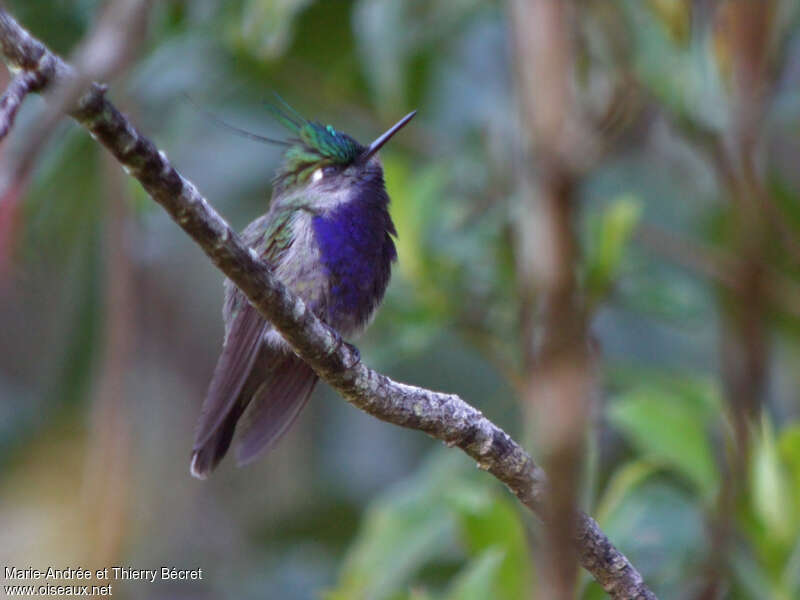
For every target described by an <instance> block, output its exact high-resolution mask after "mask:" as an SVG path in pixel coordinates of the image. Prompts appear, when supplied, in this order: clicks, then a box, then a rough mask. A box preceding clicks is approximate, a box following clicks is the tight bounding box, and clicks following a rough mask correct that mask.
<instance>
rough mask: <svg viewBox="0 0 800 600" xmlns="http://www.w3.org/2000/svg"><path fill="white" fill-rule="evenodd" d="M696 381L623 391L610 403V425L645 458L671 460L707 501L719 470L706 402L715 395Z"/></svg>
mask: <svg viewBox="0 0 800 600" xmlns="http://www.w3.org/2000/svg"><path fill="white" fill-rule="evenodd" d="M700 390H701V387H700V386H686V385H683V384H680V385H674V386H672V385H659V382H658V381H657V380H653V381H651V382H649V383H647V384H641V385H638V386H636V387H634V388H633V389H631V390H629V391H628V392H625V393H623V394H622V395H621V396H620V397H619V398H618V399H617V400H616V401H615V402H614V403H613V405H612V406H611V407H610V408H609V411H608V416H609V419H610V420H611V422H612V423H613V424H614V426H615V427H616V428H617V429H618V430H619V431H620V432H622V433H623V434H624V435H625V437H627V438H628V440H629V441H630V442H631V443H632V444H633V445H634V446H636V447H637V448H638V449H639V450H640V451H641V452H642V453H643V455H644V457H645V458H648V459H651V460H654V461H656V462H661V463H663V464H666V465H669V466H670V467H672V468H673V469H675V470H676V471H677V472H678V473H680V474H682V475H684V476H685V477H686V478H687V479H688V480H689V481H691V482H692V483H693V484H694V485H695V486H696V487H697V489H698V491H699V492H700V494H701V496H702V497H703V498H704V499H705V500H706V501H710V500H711V499H712V498H713V496H714V494H715V493H716V490H717V486H718V478H719V474H718V471H717V469H716V466H715V463H714V456H713V453H712V450H711V445H710V442H709V440H708V434H707V429H708V426H709V417H710V410H709V409H710V407H711V406H714V405H717V404H718V402H716V398H715V397H714V395H713V394H712V393H711V390H707V392H708V395H707V396H706V395H703V394H702V393H698V392H700Z"/></svg>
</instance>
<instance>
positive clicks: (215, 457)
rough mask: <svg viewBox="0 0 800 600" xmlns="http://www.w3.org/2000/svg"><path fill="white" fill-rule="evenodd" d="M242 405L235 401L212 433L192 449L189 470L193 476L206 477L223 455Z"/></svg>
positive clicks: (234, 429)
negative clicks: (201, 443)
mask: <svg viewBox="0 0 800 600" xmlns="http://www.w3.org/2000/svg"><path fill="white" fill-rule="evenodd" d="M242 406H243V404H242V403H241V402H240V403H237V404H236V406H235V407H234V408H233V409H232V410H231V412H230V413H228V415H227V416H226V417H225V420H224V421H223V422H222V424H220V426H219V427H218V429H217V430H216V431H215V432H214V433H213V435H212V436H211V437H210V438H208V439H207V440H206V441H205V442H203V445H202V446H200V447H199V448H195V449H194V450H193V451H192V463H191V465H190V467H189V470H190V472H191V474H192V476H193V477H196V478H198V479H206V478H207V477H208V476H209V475H210V474H211V471H213V470H214V469H215V468H216V466H217V465H218V464H219V461H221V460H222V457H223V456H225V453H226V452H227V451H228V448H230V445H231V440H232V439H233V433H234V431H236V422H237V421H238V420H239V417H241V416H242V412H243V408H242Z"/></svg>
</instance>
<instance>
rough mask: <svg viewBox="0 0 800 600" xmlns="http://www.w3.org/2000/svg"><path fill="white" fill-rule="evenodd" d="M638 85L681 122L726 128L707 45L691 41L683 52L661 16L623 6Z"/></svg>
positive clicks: (636, 0)
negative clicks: (640, 83)
mask: <svg viewBox="0 0 800 600" xmlns="http://www.w3.org/2000/svg"><path fill="white" fill-rule="evenodd" d="M622 7H623V8H624V9H625V13H626V15H627V18H628V24H629V31H630V32H631V35H632V37H633V41H634V51H633V57H634V58H633V61H634V67H635V69H636V73H637V75H638V77H639V79H640V80H641V82H642V83H643V84H644V85H645V86H646V87H647V88H648V89H649V90H650V92H651V93H652V94H654V95H655V96H656V97H657V98H658V99H659V101H660V102H661V103H662V105H663V106H664V107H665V108H667V109H668V110H669V111H671V112H672V113H673V115H675V116H676V117H678V118H680V119H684V120H687V121H688V122H690V123H693V124H698V125H700V126H702V127H704V128H708V129H711V130H714V131H720V130H723V129H724V128H725V127H727V126H728V125H729V114H728V111H727V106H728V102H727V95H726V93H725V90H724V88H723V85H722V82H721V80H720V74H719V71H718V68H717V63H716V62H715V60H714V56H713V54H712V53H711V52H710V50H709V47H710V44H709V43H707V38H705V37H700V38H697V37H692V39H691V42H690V43H689V44H688V45H687V46H684V45H683V43H681V42H680V41H679V40H677V39H675V38H673V37H672V34H671V30H670V29H669V28H665V27H664V26H663V17H662V15H663V13H662V12H660V11H652V10H650V9H649V7H648V3H645V2H641V1H640V0H623V2H622Z"/></svg>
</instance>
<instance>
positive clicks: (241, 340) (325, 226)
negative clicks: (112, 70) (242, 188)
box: [191, 104, 416, 479]
mask: <svg viewBox="0 0 800 600" xmlns="http://www.w3.org/2000/svg"><path fill="white" fill-rule="evenodd" d="M271 109H272V110H273V112H274V113H275V115H276V117H277V118H278V120H279V121H280V122H281V123H282V124H283V125H284V126H285V127H286V128H287V129H288V130H289V131H290V132H291V134H292V136H293V137H292V138H291V139H289V140H287V141H286V142H280V141H276V140H271V139H269V138H261V137H260V136H255V135H253V134H248V133H247V132H241V131H240V132H241V133H245V134H246V135H248V136H249V137H254V138H257V139H260V140H262V141H267V142H272V143H278V144H282V145H284V146H285V147H286V150H285V153H284V162H283V165H282V166H281V167H280V169H279V170H278V172H277V175H276V177H275V179H274V182H273V195H272V202H271V204H270V208H269V211H268V212H267V214H266V215H263V216H261V217H259V218H258V219H256V220H255V221H253V222H252V223H250V225H248V226H247V228H246V229H245V230H244V231H243V232H242V237H243V239H244V241H245V243H246V244H247V245H248V246H250V247H251V248H252V249H253V250H255V252H256V253H258V255H259V256H260V257H261V258H262V259H263V260H265V261H266V262H267V263H269V265H270V266H271V267H272V270H273V272H274V273H275V275H276V276H277V277H278V278H279V279H280V280H281V281H282V282H283V284H284V285H286V286H287V287H288V288H289V289H291V290H292V291H293V292H294V293H295V294H297V295H299V296H300V297H301V298H302V299H303V301H304V302H305V303H306V305H308V306H309V307H310V308H311V309H312V310H313V311H314V313H315V314H316V315H317V316H319V317H320V318H321V319H322V320H324V321H325V322H326V323H328V325H330V326H331V327H333V328H334V329H336V330H337V331H338V332H339V333H340V334H341V335H342V336H343V337H348V338H349V337H353V336H355V335H357V334H359V333H361V332H362V331H363V330H364V329H365V328H366V327H367V325H368V324H369V323H370V321H371V319H372V317H373V316H374V314H375V311H376V309H377V308H378V305H379V304H380V302H381V300H382V299H383V294H384V292H385V291H386V286H387V284H388V283H389V275H390V270H391V264H392V262H394V261H395V260H396V258H397V252H396V250H395V246H394V241H393V240H392V236H396V235H397V232H396V231H395V228H394V224H393V223H392V219H391V217H390V216H389V210H388V205H389V196H388V195H387V193H386V187H385V186H384V181H383V169H382V167H381V163H380V161H379V160H378V158H377V156H376V153H377V152H378V150H380V148H381V147H382V146H383V145H384V144H385V143H386V142H387V141H389V139H390V138H391V137H392V136H393V135H394V134H395V133H397V132H398V131H399V130H400V129H401V128H402V127H403V126H405V125H406V123H408V122H409V121H410V120H411V118H412V117H413V116H414V114H416V112H412V113H409V114H408V115H406V116H405V117H403V118H402V119H401V120H400V121H399V122H398V123H396V124H395V125H394V126H393V127H392V128H390V129H389V130H388V131H387V132H386V133H384V134H383V135H381V136H380V137H379V138H378V139H376V140H375V141H374V142H372V143H371V144H370V145H369V146H362V145H361V144H359V143H358V142H357V141H356V140H354V139H353V138H352V137H350V136H349V135H346V134H344V133H341V132H340V131H337V130H336V129H334V128H333V127H331V126H330V125H327V126H324V125H322V124H320V123H318V122H313V121H307V120H305V119H304V118H302V117H301V116H300V115H299V114H297V112H295V111H294V110H293V109H292V108H290V107H289V106H288V105H285V104H284V108H277V107H271ZM223 318H224V320H225V339H224V343H223V348H222V354H221V356H220V357H219V360H218V362H217V366H216V369H215V370H214V375H213V378H212V380H211V384H210V386H209V390H208V395H207V396H206V399H205V402H204V404H203V410H202V413H201V415H200V419H199V423H198V426H197V433H196V437H195V443H194V448H193V451H192V462H191V473H192V475H193V476H195V477H198V478H201V479H204V478H205V477H207V476H208V474H209V473H210V472H211V471H212V470H213V469H214V467H216V465H217V464H218V463H219V461H220V460H221V459H222V457H223V456H225V453H226V452H227V451H228V448H229V446H230V444H231V440H232V439H233V435H234V432H235V431H236V430H237V428H238V429H240V432H239V435H238V440H239V441H238V448H237V459H238V463H239V464H240V465H243V464H246V463H249V462H250V461H252V460H253V459H255V458H256V457H257V456H258V455H259V454H261V453H262V452H264V451H265V450H266V449H268V448H269V447H270V446H272V445H273V444H274V443H275V442H276V441H277V440H278V439H279V438H280V437H281V435H283V434H284V433H285V432H286V431H287V430H288V429H289V427H290V426H291V425H292V423H293V422H294V420H295V419H296V418H297V416H298V414H299V413H300V411H301V410H302V408H303V406H305V404H306V402H307V400H308V397H309V396H310V395H311V392H312V391H313V389H314V386H315V384H316V383H317V375H316V374H315V373H314V371H312V370H311V368H310V367H309V366H308V365H307V364H306V363H305V362H303V360H302V359H301V358H299V357H298V356H297V355H296V354H295V353H294V352H293V351H292V349H291V348H290V347H289V346H288V344H287V343H286V342H285V341H284V339H283V338H282V337H281V335H280V333H278V332H277V331H276V330H275V329H274V328H273V327H272V325H271V324H270V323H269V321H267V320H265V319H264V318H263V317H262V316H261V314H260V313H259V312H258V311H257V310H256V309H255V308H253V307H252V305H250V303H249V301H248V300H247V298H246V297H245V296H244V294H242V292H241V291H239V289H238V288H237V287H236V286H235V285H234V284H233V283H231V282H230V281H229V280H226V281H225V304H224V307H223Z"/></svg>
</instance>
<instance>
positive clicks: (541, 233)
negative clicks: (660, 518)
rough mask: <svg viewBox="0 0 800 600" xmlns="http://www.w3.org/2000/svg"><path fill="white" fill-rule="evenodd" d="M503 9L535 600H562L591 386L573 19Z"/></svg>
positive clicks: (572, 567) (550, 8)
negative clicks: (522, 154) (578, 196)
mask: <svg viewBox="0 0 800 600" xmlns="http://www.w3.org/2000/svg"><path fill="white" fill-rule="evenodd" d="M511 7H512V10H511V23H510V26H511V30H512V36H513V42H514V52H515V57H514V58H515V68H516V75H517V81H518V91H519V94H520V101H521V102H520V103H521V107H522V111H523V122H524V123H525V125H526V129H527V130H528V131H529V132H530V134H531V137H530V141H531V145H532V146H533V148H532V150H533V152H532V154H533V156H529V157H528V160H526V164H523V166H522V174H521V185H522V187H523V188H524V189H525V190H526V192H527V193H526V194H524V197H525V198H526V202H527V207H526V209H525V211H524V212H525V218H524V219H522V220H521V221H520V223H519V229H518V231H517V239H518V240H519V241H520V244H519V246H518V257H517V265H518V270H519V274H518V281H519V285H520V295H521V298H522V320H523V328H524V330H523V332H522V335H523V355H524V363H525V371H526V379H527V384H526V391H525V396H524V397H525V408H526V411H527V413H528V419H527V421H528V424H529V428H530V430H531V433H532V434H533V435H532V437H533V439H535V440H536V443H537V445H538V447H539V448H541V450H542V452H543V456H544V464H545V469H546V471H547V472H548V473H549V474H550V490H551V493H550V494H549V495H548V497H547V499H546V501H545V506H544V511H545V514H546V515H547V516H546V518H545V526H544V540H543V544H542V548H541V551H540V553H539V555H540V559H541V562H542V568H541V569H540V573H541V577H540V588H541V589H540V597H543V598H553V599H558V600H562V599H563V600H569V599H572V598H574V597H575V591H576V581H577V577H576V576H577V562H576V558H575V555H574V551H573V548H572V544H571V542H570V540H571V539H572V537H573V535H574V528H575V523H574V520H573V518H572V514H571V513H572V510H573V509H574V507H575V506H576V504H577V500H578V497H579V487H580V480H581V472H582V465H583V459H584V437H585V430H586V425H587V412H588V409H589V398H590V396H591V389H592V386H593V381H592V376H591V368H590V362H589V357H588V355H587V352H586V349H587V343H586V315H585V311H584V308H583V307H582V304H581V300H580V298H579V293H578V287H577V279H576V273H577V262H578V258H579V250H578V245H577V240H576V235H575V231H574V228H573V216H574V215H573V213H574V207H575V198H574V195H575V185H576V177H575V174H574V173H575V172H574V166H575V165H576V164H578V163H579V162H580V158H581V157H578V156H575V155H574V154H573V150H574V147H573V146H571V145H570V144H569V139H568V138H569V136H568V135H566V134H567V132H568V130H569V128H570V127H571V126H572V124H573V123H574V122H576V121H579V120H580V119H579V118H578V116H577V108H576V106H575V102H574V98H573V91H572V82H571V77H572V68H573V48H572V41H573V40H572V38H573V36H574V31H573V22H572V18H573V16H574V15H573V12H572V11H573V7H572V5H571V3H569V2H554V1H552V0H535V1H529V0H514V1H513V2H512V4H511ZM534 156H535V159H534Z"/></svg>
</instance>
